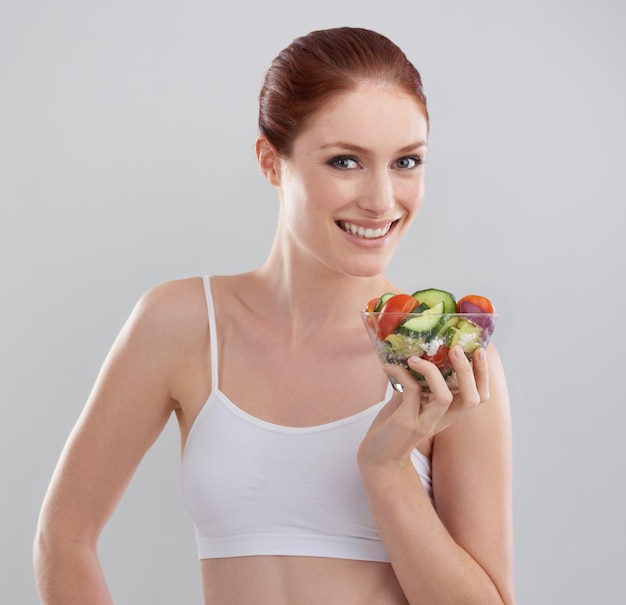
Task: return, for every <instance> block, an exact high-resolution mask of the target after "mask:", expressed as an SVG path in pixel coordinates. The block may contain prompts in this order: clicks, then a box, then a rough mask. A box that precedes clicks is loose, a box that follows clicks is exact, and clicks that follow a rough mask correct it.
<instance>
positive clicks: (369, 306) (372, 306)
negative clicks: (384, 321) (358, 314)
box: [365, 298, 380, 313]
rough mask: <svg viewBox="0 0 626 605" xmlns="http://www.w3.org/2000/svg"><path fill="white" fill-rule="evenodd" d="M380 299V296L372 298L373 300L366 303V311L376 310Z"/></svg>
mask: <svg viewBox="0 0 626 605" xmlns="http://www.w3.org/2000/svg"><path fill="white" fill-rule="evenodd" d="M379 300H380V298H372V300H370V301H369V302H368V303H367V305H365V312H366V313H372V312H373V311H374V309H375V308H376V305H378V301H379Z"/></svg>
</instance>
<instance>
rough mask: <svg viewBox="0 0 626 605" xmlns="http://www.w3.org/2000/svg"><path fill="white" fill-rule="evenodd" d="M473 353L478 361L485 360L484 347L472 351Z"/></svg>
mask: <svg viewBox="0 0 626 605" xmlns="http://www.w3.org/2000/svg"><path fill="white" fill-rule="evenodd" d="M474 355H475V356H476V359H477V360H478V361H480V362H482V361H485V349H482V348H480V349H477V350H476V353H474Z"/></svg>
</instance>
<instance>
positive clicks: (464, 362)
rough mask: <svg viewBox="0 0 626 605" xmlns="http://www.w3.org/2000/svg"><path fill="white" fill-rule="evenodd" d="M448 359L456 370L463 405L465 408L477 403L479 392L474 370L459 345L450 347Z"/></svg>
mask: <svg viewBox="0 0 626 605" xmlns="http://www.w3.org/2000/svg"><path fill="white" fill-rule="evenodd" d="M450 361H451V362H452V367H453V368H454V371H455V372H456V379H457V383H458V385H459V394H460V395H461V399H462V405H463V407H464V408H467V407H471V406H474V405H477V404H479V403H480V394H479V392H478V388H477V386H476V380H475V378H474V370H473V369H472V364H471V363H470V361H469V359H468V358H467V356H466V355H465V353H464V352H463V349H461V347H460V346H458V345H457V346H454V347H452V348H451V349H450Z"/></svg>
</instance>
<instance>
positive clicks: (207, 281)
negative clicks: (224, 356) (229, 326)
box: [202, 275, 218, 391]
mask: <svg viewBox="0 0 626 605" xmlns="http://www.w3.org/2000/svg"><path fill="white" fill-rule="evenodd" d="M202 281H203V282H204V296H205V298H206V306H207V315H208V319H209V330H210V334H209V338H210V339H211V391H215V390H216V389H217V376H218V374H217V327H216V322H215V305H214V303H213V292H212V290H211V278H210V277H209V276H208V275H205V276H204V277H203V278H202Z"/></svg>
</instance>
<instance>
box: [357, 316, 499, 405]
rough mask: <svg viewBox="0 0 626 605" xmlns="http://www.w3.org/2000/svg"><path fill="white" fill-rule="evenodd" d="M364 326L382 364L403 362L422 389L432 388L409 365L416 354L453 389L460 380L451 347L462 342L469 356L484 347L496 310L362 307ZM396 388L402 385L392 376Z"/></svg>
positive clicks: (399, 363) (399, 389)
mask: <svg viewBox="0 0 626 605" xmlns="http://www.w3.org/2000/svg"><path fill="white" fill-rule="evenodd" d="M361 316H362V318H363V323H364V324H365V329H366V330H367V333H368V334H369V337H370V340H371V341H372V344H373V345H374V348H375V350H376V353H377V354H378V358H379V359H380V362H381V363H382V364H395V365H400V366H404V367H405V368H407V369H408V370H409V372H410V373H411V374H412V375H413V377H414V378H415V379H416V380H417V381H418V382H419V383H420V384H421V385H422V393H428V392H430V388H429V386H428V383H427V382H426V380H425V378H424V377H423V376H422V375H421V374H419V373H417V372H415V371H414V370H412V369H411V368H409V366H408V358H409V357H412V356H414V355H416V356H418V357H422V358H424V359H427V360H428V361H431V362H432V363H434V364H435V365H436V366H437V367H438V368H439V370H440V371H441V374H442V375H443V377H444V378H445V379H446V383H447V384H448V387H449V388H450V390H451V391H452V392H458V390H459V389H458V384H457V380H456V375H455V373H454V369H453V368H452V364H451V362H450V359H449V357H448V351H449V350H450V348H451V347H453V346H454V345H457V344H458V345H460V346H461V348H462V349H463V351H464V352H465V354H466V356H467V357H468V359H470V360H471V358H472V354H473V353H474V351H476V349H478V348H484V347H486V346H487V344H488V343H489V339H490V338H491V335H492V334H493V331H494V328H495V325H496V321H497V319H498V314H497V313H444V314H429V313H428V312H426V313H423V312H422V313H385V312H382V313H380V312H367V311H362V312H361ZM389 381H390V382H391V384H392V385H393V387H394V389H396V390H397V391H400V392H401V391H402V385H401V384H399V383H398V381H397V380H396V379H395V378H393V377H391V376H390V377H389Z"/></svg>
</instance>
